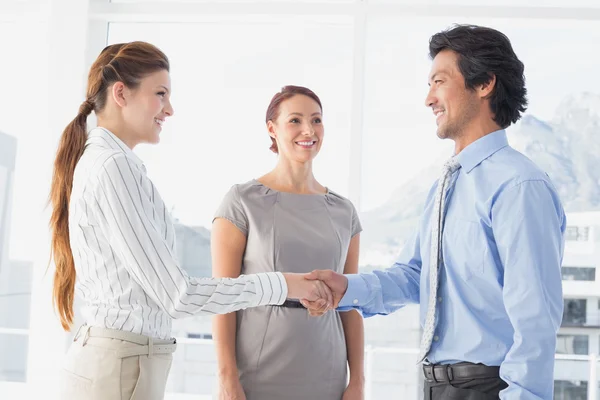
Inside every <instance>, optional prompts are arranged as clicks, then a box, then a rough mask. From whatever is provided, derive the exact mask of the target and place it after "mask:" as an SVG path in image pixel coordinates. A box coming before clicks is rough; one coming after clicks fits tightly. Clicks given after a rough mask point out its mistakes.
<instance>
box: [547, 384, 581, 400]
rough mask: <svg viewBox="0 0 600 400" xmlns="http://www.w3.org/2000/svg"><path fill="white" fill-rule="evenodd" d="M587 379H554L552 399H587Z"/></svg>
mask: <svg viewBox="0 0 600 400" xmlns="http://www.w3.org/2000/svg"><path fill="white" fill-rule="evenodd" d="M587 390H588V383H587V381H558V380H557V381H554V400H587V398H588V397H587Z"/></svg>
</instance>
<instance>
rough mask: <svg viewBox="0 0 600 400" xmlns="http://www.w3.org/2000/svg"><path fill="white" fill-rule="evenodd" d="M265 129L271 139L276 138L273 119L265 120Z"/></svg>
mask: <svg viewBox="0 0 600 400" xmlns="http://www.w3.org/2000/svg"><path fill="white" fill-rule="evenodd" d="M267 131H269V136H271V137H272V138H273V139H277V131H276V130H275V124H274V123H273V121H270V120H269V121H267Z"/></svg>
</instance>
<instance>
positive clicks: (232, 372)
mask: <svg viewBox="0 0 600 400" xmlns="http://www.w3.org/2000/svg"><path fill="white" fill-rule="evenodd" d="M217 375H218V376H219V379H221V380H226V381H228V380H238V379H240V375H239V373H238V369H237V367H235V366H233V367H225V368H219V370H218V372H217Z"/></svg>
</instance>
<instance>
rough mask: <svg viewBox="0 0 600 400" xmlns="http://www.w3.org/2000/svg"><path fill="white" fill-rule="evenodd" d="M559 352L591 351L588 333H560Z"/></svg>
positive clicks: (557, 348)
mask: <svg viewBox="0 0 600 400" xmlns="http://www.w3.org/2000/svg"><path fill="white" fill-rule="evenodd" d="M556 353H557V354H579V355H587V354H588V353H589V336H588V335H560V334H559V335H558V336H557V340H556Z"/></svg>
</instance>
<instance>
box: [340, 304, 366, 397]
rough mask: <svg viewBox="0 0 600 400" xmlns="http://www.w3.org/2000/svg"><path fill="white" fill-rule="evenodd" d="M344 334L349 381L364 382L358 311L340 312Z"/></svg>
mask: <svg viewBox="0 0 600 400" xmlns="http://www.w3.org/2000/svg"><path fill="white" fill-rule="evenodd" d="M340 317H341V318H342V326H343V327H344V335H345V338H346V352H347V357H348V367H349V368H350V383H356V384H361V385H362V384H364V380H365V372H364V354H365V353H364V351H365V350H364V349H365V334H364V323H363V318H362V316H361V315H360V314H359V313H358V311H355V310H353V311H349V312H345V313H340Z"/></svg>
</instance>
